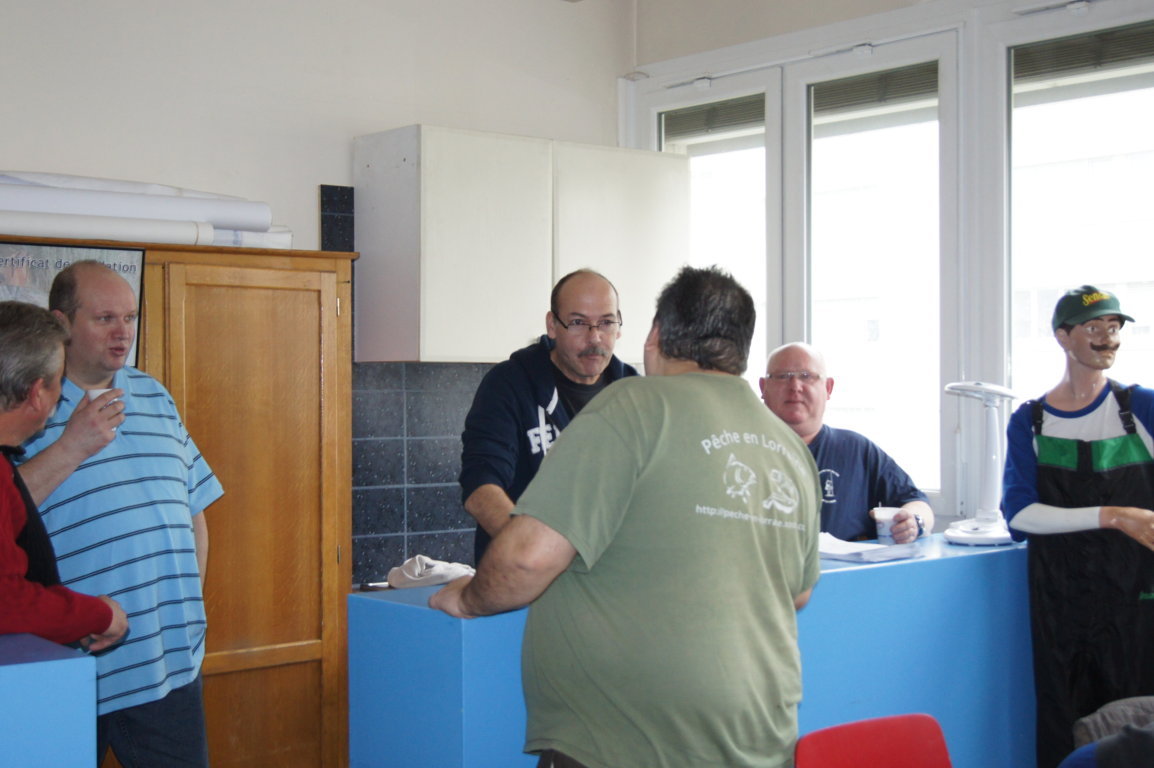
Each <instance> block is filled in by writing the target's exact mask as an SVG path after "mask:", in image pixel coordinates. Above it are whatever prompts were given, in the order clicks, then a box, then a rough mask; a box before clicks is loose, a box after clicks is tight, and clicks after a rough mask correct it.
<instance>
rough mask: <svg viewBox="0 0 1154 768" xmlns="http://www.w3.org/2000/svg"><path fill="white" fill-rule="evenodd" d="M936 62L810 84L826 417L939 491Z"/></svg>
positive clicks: (813, 312) (814, 333)
mask: <svg viewBox="0 0 1154 768" xmlns="http://www.w3.org/2000/svg"><path fill="white" fill-rule="evenodd" d="M937 69H938V68H937V62H936V61H932V62H926V63H921V64H916V65H912V66H909V67H903V68H900V69H895V70H885V71H882V72H875V73H870V74H867V75H858V76H856V77H851V78H845V79H840V80H832V81H824V82H819V83H814V84H812V85H811V86H810V125H811V137H810V182H809V186H810V221H809V232H810V237H809V242H810V246H809V258H808V262H809V269H810V288H809V296H810V313H809V314H810V318H809V326H810V333H809V337H810V339H811V340H812V343H813V344H814V345H815V346H817V347H818V349H820V350H822V352H823V353H824V354H825V356H826V362H827V364H828V365H829V367H830V375H831V376H833V377H834V380H835V387H834V391H833V394H832V396H831V399H830V401H829V403H828V405H827V407H826V422H827V423H829V424H832V425H834V426H837V427H842V428H846V429H853V430H855V431H857V432H861V433H862V434H864V435H867V436H869V437H870V439H872V440H874V442H876V443H878V444H879V445H880V446H881V447H882V449H883V450H885V451H886V452H887V453H889V454H890V455H891V456H893V457H894V459H895V460H896V461H897V462H898V464H900V465H901V466H902V467H903V468H904V469H905V470H906V471H907V472H908V473H909V474H910V476H911V477H912V478H913V479H914V482H915V483H917V484H918V486H919V487H922V488H926V489H938V488H940V487H941V480H940V467H939V458H938V451H937V450H936V448H937V446H938V443H939V439H938V437H939V429H938V412H939V392H940V390H941V385H940V383H939V381H940V372H939V366H938V365H937V361H938V359H939V347H940V341H939V340H940V323H939V317H940V306H941V302H940V299H939V281H938V262H939V258H938V186H939V179H938V132H939V127H938V119H937ZM898 408H902V409H906V410H907V411H908V412H911V413H917V414H920V417H919V418H917V419H895V418H894V417H893V414H894V411H895V410H896V409H898Z"/></svg>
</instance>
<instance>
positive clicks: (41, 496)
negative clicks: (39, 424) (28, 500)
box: [20, 440, 88, 506]
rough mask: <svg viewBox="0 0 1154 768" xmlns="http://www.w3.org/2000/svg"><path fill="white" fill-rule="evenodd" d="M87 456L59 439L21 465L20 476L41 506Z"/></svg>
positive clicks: (33, 498)
mask: <svg viewBox="0 0 1154 768" xmlns="http://www.w3.org/2000/svg"><path fill="white" fill-rule="evenodd" d="M86 458H88V457H87V456H85V455H82V452H79V451H74V450H70V449H69V446H68V445H67V444H64V443H62V442H61V441H59V440H58V441H56V442H55V443H53V444H52V445H50V446H48V447H47V448H45V449H44V450H43V451H41V452H40V453H38V454H36V455H35V456H33V457H32V458H31V459H29V460H28V461H26V462H24V463H23V464H21V465H20V478H21V479H22V480H23V481H24V485H26V486H28V492H29V493H30V494H32V500H33V501H35V502H36V504H37V506H39V505H40V504H43V503H44V500H45V499H47V498H48V497H49V496H51V495H52V492H53V491H55V490H56V489H57V488H58V487H59V486H60V484H61V483H63V482H64V481H65V480H67V479H68V477H69V476H70V475H71V474H72V473H73V472H75V471H76V468H77V467H79V466H80V465H81V464H82V463H83V462H84V460H85V459H86Z"/></svg>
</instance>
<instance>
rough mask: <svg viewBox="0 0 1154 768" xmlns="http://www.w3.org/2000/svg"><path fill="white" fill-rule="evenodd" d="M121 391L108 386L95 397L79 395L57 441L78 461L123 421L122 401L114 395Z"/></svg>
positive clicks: (106, 439) (108, 440) (105, 441)
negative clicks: (105, 390) (90, 398)
mask: <svg viewBox="0 0 1154 768" xmlns="http://www.w3.org/2000/svg"><path fill="white" fill-rule="evenodd" d="M123 394H124V390H123V389H110V390H108V391H107V392H105V393H103V394H102V395H100V397H98V398H96V399H95V400H89V399H88V397H87V396H84V397H81V398H80V402H79V403H77V404H76V409H75V410H74V411H72V417H71V418H69V419H68V424H67V425H66V426H65V427H64V433H63V434H62V435H61V436H60V440H59V441H58V442H61V443H64V444H65V445H66V446H68V447H69V449H70V450H71V451H73V452H75V454H76V455H78V456H80V457H81V458H80V461H84V460H85V459H87V458H88V457H89V456H92V455H94V454H96V453H98V452H99V451H100V450H101V449H102V448H104V446H106V445H108V444H109V443H111V442H112V440H113V438H115V437H116V430H117V428H118V427H119V426H120V425H121V424H123V423H124V401H123V400H119V399H118V398H120V397H121V396H122V395H123ZM78 463H79V462H78Z"/></svg>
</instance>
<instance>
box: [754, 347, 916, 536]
mask: <svg viewBox="0 0 1154 768" xmlns="http://www.w3.org/2000/svg"><path fill="white" fill-rule="evenodd" d="M832 392H833V378H832V377H830V376H828V375H827V373H826V367H825V359H824V358H823V357H822V354H821V353H820V352H819V351H818V350H816V349H814V348H813V347H811V346H810V345H808V344H802V343H800V342H795V343H793V344H786V345H785V346H782V347H778V348H777V349H775V350H774V351H773V352H771V353H770V355H769V363H768V364H767V365H766V375H765V376H763V377H762V378H761V399H762V400H764V401H765V404H766V405H767V406H769V409H770V410H771V411H773V412H774V414H776V415H777V416H778V418H780V419H781V420H782V421H784V422H785V423H786V424H788V425H789V426H790V427H792V428H793V431H794V432H796V433H797V435H798V437H800V438H801V439H802V440H803V441H805V444H806V445H808V446H809V452H810V453H812V454H813V458H814V461H816V462H817V468H818V474H819V477H820V479H821V492H822V503H821V530H822V531H825V532H828V533H830V534H832V535H834V536H836V537H837V538H839V539H843V540H845V541H855V540H859V539H874V538H877V526H876V524H875V522H874V519H873V516H872V515H871V510H873V509H874V508H875V507H900V508H901V511H900V512H898V513H897V514H896V515H894V522H893V535H894V541H896V542H897V543H898V544H905V543H908V542H911V541H913V540H915V539H916V538H918V537H919V536H922V535H923V534H927V533H929V532H931V531H932V530H933V527H934V512H933V510H932V509H930V505H929V504H927V503H926V495H925V494H924V493H922V492H921V491H919V490H918V489H917V486H915V485H914V483H913V481H912V480H911V479H910V476H909V475H908V474H906V472H905V471H904V470H903V469H902V468H901V467H899V466H898V464H897V462H896V461H894V460H893V459H892V458H890V457H889V455H888V454H887V453H886V452H885V451H883V450H882V449H881V448H879V447H878V446H877V445H876V444H874V443H873V442H872V441H871V440H869V438H867V437H865V436H864V435H861V434H859V433H857V432H854V431H852V430H848V429H835V428H833V427H829V426H825V425H824V424H823V423H822V420H823V418H824V417H825V404H826V401H828V400H829V397H830V394H831V393H832Z"/></svg>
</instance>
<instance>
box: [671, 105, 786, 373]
mask: <svg viewBox="0 0 1154 768" xmlns="http://www.w3.org/2000/svg"><path fill="white" fill-rule="evenodd" d="M764 105H765V96H764V94H761V95H757V96H751V97H743V98H741V99H731V100H728V101H725V102H718V103H717V104H716V105H702V106H697V107H690V108H688V109H684V110H677V111H674V112H666V113H664V114H663V115H662V127H663V136H662V146H663V149H664V150H665V151H667V152H680V153H683V154H688V155H689V156H690V160H689V184H690V261H691V263H692V264H693V266H698V267H702V266H709V265H712V264H717V265H718V266H720V267H722V268H723V269H725V270H727V271H728V272H730V274H732V275H733V276H734V277H735V278H736V279H737V280H738V282H740V283H741V284H742V285H743V286H744V287H745V289H746V290H748V291H749V292H750V294H751V295H752V296H753V301H754V305H755V307H756V308H757V318H758V320H757V326H756V327H755V329H754V334H753V343H752V345H751V346H750V353H749V367H748V369H747V370H746V373H745V379H746V380H747V381H749V382H750V384H751V386H752V387H753V388H754V391H757V386H758V385H757V380H758V378H759V377H760V376H761V374H762V373H763V372H764V370H765V353H766V351H767V347H766V339H765V328H766V324H765V317H766V263H765V261H766V259H765V117H764Z"/></svg>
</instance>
